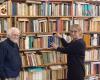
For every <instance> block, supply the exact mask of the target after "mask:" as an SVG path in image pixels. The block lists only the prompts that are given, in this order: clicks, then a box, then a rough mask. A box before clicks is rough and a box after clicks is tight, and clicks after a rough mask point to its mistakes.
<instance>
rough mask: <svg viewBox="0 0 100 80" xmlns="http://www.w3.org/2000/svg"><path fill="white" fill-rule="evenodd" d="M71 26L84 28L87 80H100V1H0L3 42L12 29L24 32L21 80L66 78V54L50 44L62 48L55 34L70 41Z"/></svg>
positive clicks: (20, 45) (21, 43) (21, 42)
mask: <svg viewBox="0 0 100 80" xmlns="http://www.w3.org/2000/svg"><path fill="white" fill-rule="evenodd" d="M72 24H79V25H80V26H81V28H82V32H83V39H84V41H85V43H86V51H85V80H100V0H0V42H1V41H3V40H5V39H6V31H7V30H8V29H9V28H10V27H12V26H14V27H17V28H19V29H20V31H21V35H20V39H19V44H18V46H19V48H20V55H21V60H22V70H21V71H20V80H66V79H67V54H61V53H60V52H57V51H54V50H53V49H52V48H51V42H55V43H56V44H57V45H59V46H61V42H60V40H59V39H58V38H56V37H54V36H53V35H52V34H53V33H54V32H58V33H60V34H62V35H63V38H64V39H66V41H68V42H70V41H71V37H70V35H69V29H70V26H71V25H72Z"/></svg>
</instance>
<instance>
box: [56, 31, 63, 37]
mask: <svg viewBox="0 0 100 80" xmlns="http://www.w3.org/2000/svg"><path fill="white" fill-rule="evenodd" d="M54 36H56V37H58V38H62V35H61V34H59V33H57V32H56V33H54Z"/></svg>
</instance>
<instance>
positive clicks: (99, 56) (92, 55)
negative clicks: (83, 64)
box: [85, 49, 100, 61]
mask: <svg viewBox="0 0 100 80" xmlns="http://www.w3.org/2000/svg"><path fill="white" fill-rule="evenodd" d="M85 61H100V49H89V50H86V51H85Z"/></svg>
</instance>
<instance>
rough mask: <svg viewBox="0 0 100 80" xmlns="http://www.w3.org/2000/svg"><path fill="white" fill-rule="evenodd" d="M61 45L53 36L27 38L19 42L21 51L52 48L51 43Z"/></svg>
mask: <svg viewBox="0 0 100 80" xmlns="http://www.w3.org/2000/svg"><path fill="white" fill-rule="evenodd" d="M52 42H55V43H56V44H58V45H61V43H60V40H59V39H58V38H56V37H54V36H52V35H39V36H38V37H35V36H26V37H25V38H21V39H20V41H19V46H20V49H32V48H50V47H51V43H52Z"/></svg>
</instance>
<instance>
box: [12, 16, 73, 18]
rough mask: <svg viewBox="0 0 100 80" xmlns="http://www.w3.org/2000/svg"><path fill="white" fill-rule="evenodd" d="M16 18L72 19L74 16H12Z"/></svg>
mask: <svg viewBox="0 0 100 80" xmlns="http://www.w3.org/2000/svg"><path fill="white" fill-rule="evenodd" d="M12 17H16V18H72V16H12Z"/></svg>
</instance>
